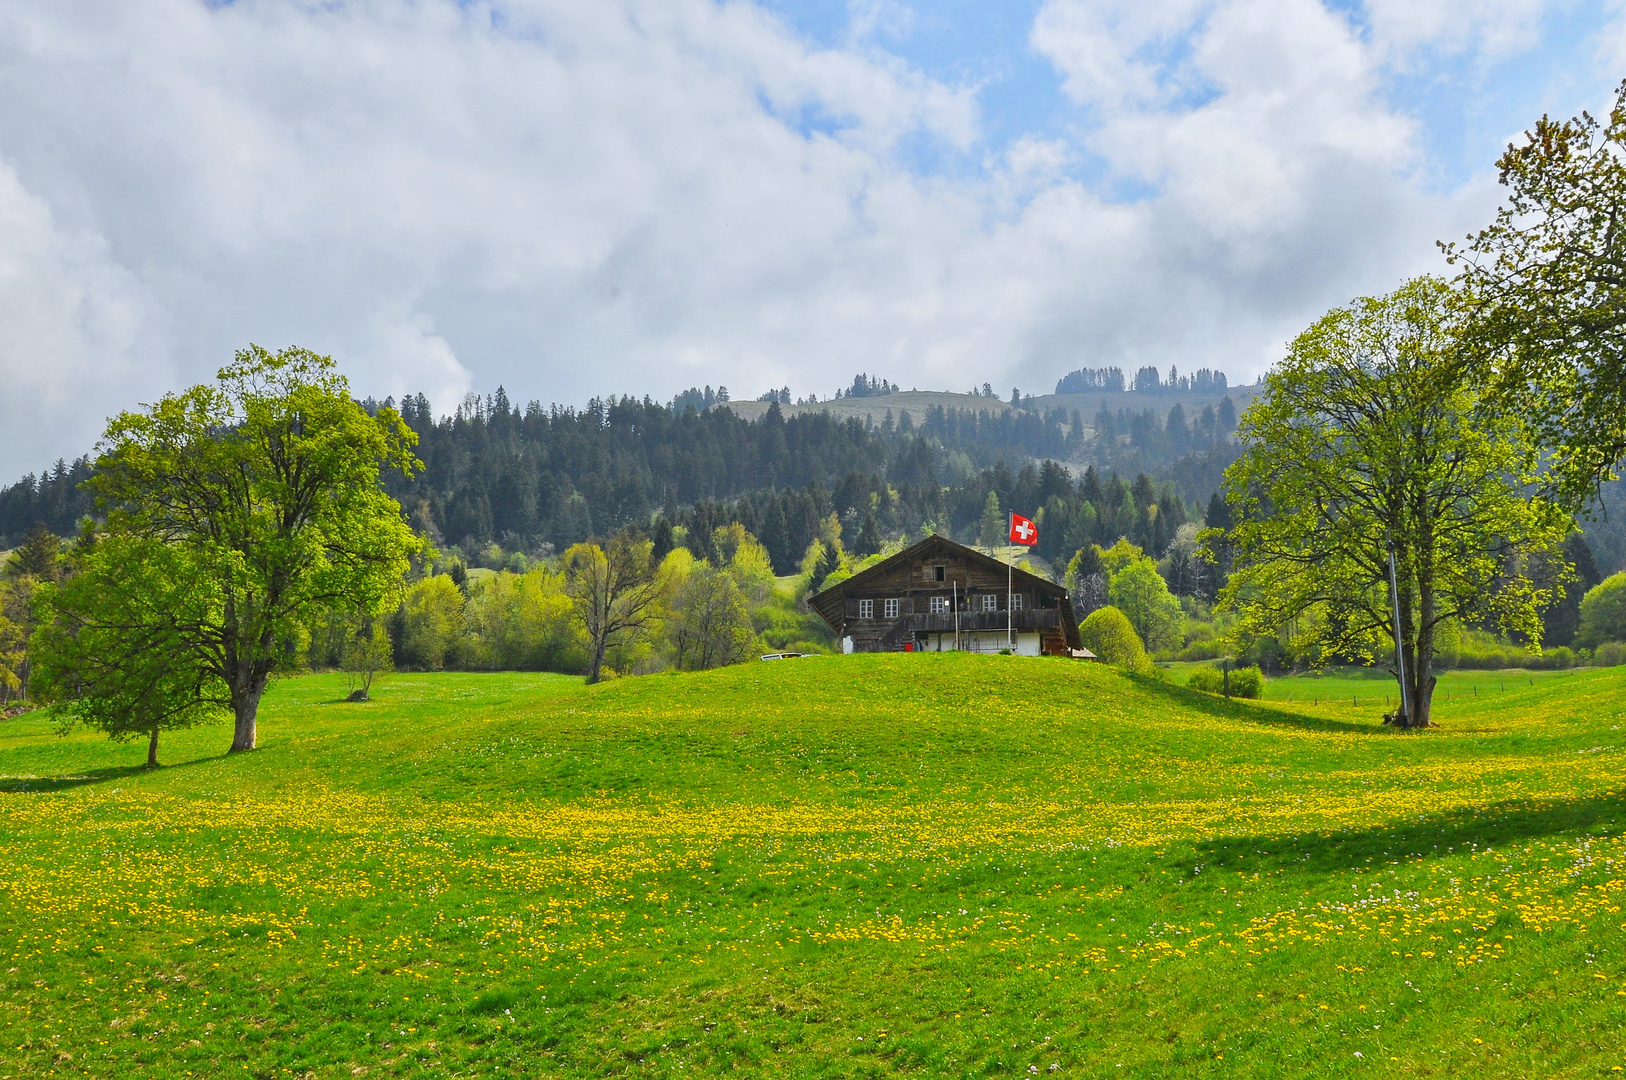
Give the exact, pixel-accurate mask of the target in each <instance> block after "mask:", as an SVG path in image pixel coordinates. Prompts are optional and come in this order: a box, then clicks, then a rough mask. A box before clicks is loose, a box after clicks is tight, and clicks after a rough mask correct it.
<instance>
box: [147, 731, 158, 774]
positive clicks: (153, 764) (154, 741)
mask: <svg viewBox="0 0 1626 1080" xmlns="http://www.w3.org/2000/svg"><path fill="white" fill-rule="evenodd" d="M147 768H149V769H156V768H158V728H157V727H156V726H154V727H153V729H152V735H151V737H149V738H148V739H147Z"/></svg>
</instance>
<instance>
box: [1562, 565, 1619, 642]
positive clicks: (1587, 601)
mask: <svg viewBox="0 0 1626 1080" xmlns="http://www.w3.org/2000/svg"><path fill="white" fill-rule="evenodd" d="M1606 641H1626V573H1619V574H1612V575H1610V576H1609V577H1606V578H1604V579H1603V581H1601V582H1599V583H1598V584H1597V585H1594V586H1593V587H1592V588H1591V589H1589V590H1588V591H1587V594H1586V595H1585V596H1583V597H1582V598H1581V629H1580V631H1579V632H1578V633H1577V634H1576V635H1575V643H1576V644H1577V645H1579V646H1581V647H1582V648H1586V649H1590V648H1592V647H1594V646H1596V645H1601V644H1603V643H1604V642H1606Z"/></svg>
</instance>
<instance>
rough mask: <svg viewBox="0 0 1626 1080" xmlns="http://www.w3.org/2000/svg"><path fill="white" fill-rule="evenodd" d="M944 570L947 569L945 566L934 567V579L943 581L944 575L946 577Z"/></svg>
mask: <svg viewBox="0 0 1626 1080" xmlns="http://www.w3.org/2000/svg"><path fill="white" fill-rule="evenodd" d="M944 570H945V567H941V566H934V567H932V580H933V581H942V580H943V577H944Z"/></svg>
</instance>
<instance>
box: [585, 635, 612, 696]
mask: <svg viewBox="0 0 1626 1080" xmlns="http://www.w3.org/2000/svg"><path fill="white" fill-rule="evenodd" d="M606 636H607V635H604V634H599V635H596V636H595V638H594V640H593V655H592V656H591V657H590V658H589V659H588V661H587V685H588V686H592V685H593V684H594V683H596V682H598V681H599V678H600V677H601V675H602V673H603V671H604V649H605V646H606V645H607V644H608V642H606V641H605V637H606Z"/></svg>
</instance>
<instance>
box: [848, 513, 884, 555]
mask: <svg viewBox="0 0 1626 1080" xmlns="http://www.w3.org/2000/svg"><path fill="white" fill-rule="evenodd" d="M880 550H881V527H880V526H879V525H877V524H876V522H875V511H873V510H866V511H865V512H864V523H863V524H862V525H861V526H859V528H858V539H856V540H854V541H853V551H855V552H857V553H858V554H859V555H873V554H875V553H876V552H877V551H880Z"/></svg>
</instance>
